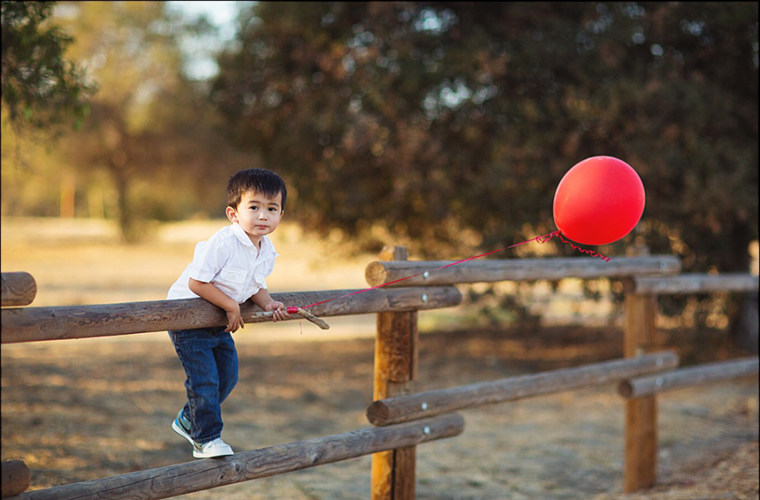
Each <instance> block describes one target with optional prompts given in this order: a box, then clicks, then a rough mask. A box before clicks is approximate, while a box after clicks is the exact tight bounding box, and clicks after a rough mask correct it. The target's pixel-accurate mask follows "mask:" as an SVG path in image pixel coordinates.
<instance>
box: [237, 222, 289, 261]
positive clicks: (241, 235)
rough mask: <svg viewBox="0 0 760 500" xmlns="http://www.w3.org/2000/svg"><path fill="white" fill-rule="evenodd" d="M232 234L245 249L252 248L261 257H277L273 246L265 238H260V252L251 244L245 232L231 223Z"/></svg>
mask: <svg viewBox="0 0 760 500" xmlns="http://www.w3.org/2000/svg"><path fill="white" fill-rule="evenodd" d="M232 234H234V235H235V237H236V238H237V239H238V240H239V241H240V242H241V243H242V244H243V245H245V246H246V247H249V248H253V249H254V250H256V252H257V253H259V254H260V255H263V256H267V255H272V256H274V257H277V256H278V253H277V251H276V250H275V249H274V245H273V244H272V242H271V241H270V240H269V238H267V237H266V236H262V237H261V250H259V249H257V248H256V247H255V246H254V245H253V242H252V241H251V238H249V237H248V235H247V234H246V232H245V230H244V229H243V228H242V227H240V224H238V223H237V222H233V223H232Z"/></svg>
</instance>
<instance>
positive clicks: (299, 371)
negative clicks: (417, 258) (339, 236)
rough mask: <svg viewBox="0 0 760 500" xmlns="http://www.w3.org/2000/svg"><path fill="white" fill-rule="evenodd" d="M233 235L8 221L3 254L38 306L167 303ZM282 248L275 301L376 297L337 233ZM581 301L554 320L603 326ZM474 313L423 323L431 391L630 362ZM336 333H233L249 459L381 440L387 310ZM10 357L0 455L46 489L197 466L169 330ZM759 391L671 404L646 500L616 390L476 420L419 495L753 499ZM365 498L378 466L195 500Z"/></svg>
mask: <svg viewBox="0 0 760 500" xmlns="http://www.w3.org/2000/svg"><path fill="white" fill-rule="evenodd" d="M220 225H221V223H220V222H219V221H189V222H186V223H185V222H183V223H172V224H167V225H163V226H160V227H158V228H157V229H156V232H155V235H154V236H153V237H152V238H151V239H150V240H148V241H146V242H144V243H142V244H139V245H132V246H125V245H120V244H118V243H117V238H116V235H115V228H114V227H113V225H112V224H109V223H107V222H106V221H94V220H80V219H69V220H61V219H7V218H3V220H2V224H0V231H2V246H1V247H0V250H1V251H2V258H1V259H0V260H1V261H2V270H3V272H8V271H27V272H29V273H31V274H32V276H34V277H35V279H36V281H37V288H38V290H37V296H36V298H35V300H34V303H33V306H48V305H76V304H102V303H112V302H126V301H140V300H158V299H162V298H164V296H165V293H166V290H167V289H168V287H169V285H170V284H171V283H172V282H173V281H174V279H176V277H177V276H178V275H179V273H180V272H181V271H182V269H183V268H184V266H185V265H186V264H187V262H189V260H190V258H191V257H192V252H193V247H194V245H195V242H197V241H199V240H202V239H205V238H206V237H208V236H209V235H211V234H213V232H214V231H215V230H216V229H218V227H220ZM275 236H276V242H275V244H276V246H277V249H278V252H280V258H279V259H278V265H277V266H276V268H275V272H274V273H273V275H272V276H271V277H270V278H271V279H269V280H268V284H269V286H270V290H272V291H274V292H276V291H294V290H326V289H345V288H364V287H365V286H366V283H365V281H364V268H365V266H366V265H367V263H368V262H370V261H371V260H374V259H375V257H374V256H371V255H363V256H357V257H355V258H346V257H345V256H343V255H340V256H338V257H336V248H335V246H334V243H333V242H331V241H329V238H328V239H327V240H318V241H315V240H313V239H308V238H306V237H305V235H303V234H302V233H301V232H300V231H298V228H295V227H290V228H289V227H287V224H284V227H282V228H280V229H278V231H277V233H276V235H275ZM565 281H568V282H569V281H570V280H564V281H563V284H564V283H565ZM567 284H568V285H570V284H571V283H567ZM560 288H561V290H564V285H563V286H562V287H560ZM575 293H576V292H575V291H572V290H570V291H568V294H571V295H568V297H566V300H565V302H570V305H571V307H570V308H568V307H567V305H566V304H565V305H562V304H558V306H561V307H558V309H557V310H556V312H557V314H558V315H562V314H565V315H567V314H570V318H571V319H572V317H573V315H579V314H580V315H582V316H583V317H584V319H586V320H587V319H589V318H590V314H591V312H593V311H596V310H601V309H603V308H602V307H600V304H598V303H597V304H587V303H583V302H582V296H581V297H580V298H578V296H577V295H572V294H575ZM554 295H557V294H556V293H555V294H554ZM581 306H583V307H581ZM586 306H588V307H586ZM563 308H564V309H563ZM461 309H462V307H457V308H449V309H443V310H441V311H430V312H423V313H420V321H419V323H420V329H421V331H423V333H422V334H421V340H420V360H419V377H418V378H419V381H418V384H417V385H418V389H419V390H425V389H432V388H442V387H450V386H454V385H459V384H466V383H470V382H476V381H482V380H493V379H498V378H502V377H508V376H513V375H520V374H525V373H535V372H538V371H542V370H552V369H558V368H565V367H570V366H576V365H580V364H585V363H592V362H596V361H604V360H609V359H615V358H618V357H621V355H622V332H621V331H620V329H619V328H615V327H606V328H590V327H586V328H582V327H567V326H565V327H543V328H541V329H538V330H535V329H520V328H506V329H503V330H488V329H478V328H475V327H473V328H467V329H459V330H452V331H446V330H444V329H443V328H442V327H443V326H445V325H447V324H450V322H451V321H456V320H460V321H459V323H460V324H461V318H456V317H454V316H453V313H454V312H456V311H459V310H461ZM602 313H603V314H607V311H606V310H602ZM576 319H577V318H576ZM328 320H329V322H330V325H331V329H330V330H329V332H323V331H322V330H319V329H318V328H316V327H314V326H313V325H311V324H310V323H307V322H303V324H302V325H299V323H298V322H286V323H283V324H280V325H275V326H267V325H265V324H258V325H253V326H251V327H247V328H245V329H244V330H243V331H240V332H238V333H236V334H235V339H236V342H237V344H238V351H239V355H240V361H241V363H240V366H241V369H240V382H239V384H238V386H237V388H236V389H235V391H234V392H233V393H232V395H231V397H230V399H229V400H228V401H227V402H226V403H225V405H224V407H223V414H224V419H225V428H224V431H223V437H224V438H225V440H226V441H227V442H229V443H230V444H231V445H232V446H233V448H235V449H236V450H238V451H244V450H245V451H247V450H254V449H258V448H262V447H266V446H270V445H277V444H283V443H289V442H292V441H297V440H301V439H310V438H316V437H320V436H325V435H330V434H337V433H341V432H345V431H350V430H354V429H358V428H366V427H369V424H368V423H367V420H366V418H365V416H364V412H365V409H366V407H367V406H368V405H369V403H370V402H371V395H372V379H373V375H372V371H373V366H372V363H373V361H372V359H373V351H374V344H373V342H374V340H373V338H372V334H373V333H372V332H373V331H374V319H373V316H372V315H364V316H350V317H345V318H328ZM465 324H467V323H466V322H465ZM616 324H617V323H616ZM660 341H661V344H662V345H663V346H665V347H667V346H671V347H674V348H676V349H677V350H678V351H679V354H680V355H681V357H682V364H684V363H685V364H690V363H695V362H707V361H717V360H721V359H729V358H733V357H740V356H745V355H747V353H743V352H740V351H736V350H734V349H732V348H731V347H730V344H729V343H728V342H727V340H726V339H725V334H723V333H720V332H717V331H716V332H709V333H706V334H703V335H702V336H696V335H694V334H693V333H692V332H684V331H662V332H661V333H660ZM0 355H1V361H2V377H1V378H2V381H1V383H2V391H0V398H1V403H2V427H1V431H2V447H1V448H0V450H1V452H2V460H12V459H21V460H24V461H25V462H26V463H27V465H28V466H29V467H30V468H31V469H32V486H31V488H32V489H40V488H46V487H50V486H54V485H63V484H68V483H72V482H77V481H84V480H89V479H97V478H102V477H106V476H110V475H116V474H123V473H126V472H131V471H136V470H143V469H147V468H154V467H160V466H166V465H171V464H176V463H183V462H188V461H192V460H193V458H192V455H191V450H190V447H189V445H188V444H187V442H186V441H185V440H184V439H183V438H181V437H179V436H177V435H176V434H174V432H173V431H172V430H171V428H170V423H171V421H172V419H173V418H174V415H175V414H176V412H177V410H178V409H179V407H180V406H181V405H182V404H183V402H184V388H183V382H184V375H183V372H182V368H181V366H180V364H179V361H178V360H177V357H176V354H175V353H174V350H173V348H172V346H171V343H170V342H169V340H168V337H167V335H166V333H149V334H140V335H133V336H126V337H114V338H110V339H108V338H106V339H87V340H67V341H54V342H38V343H31V344H10V345H9V344H5V345H3V346H2V349H1V350H0ZM757 391H758V380H757V377H750V378H745V379H738V380H735V381H731V382H724V383H719V384H712V385H706V386H700V387H695V388H690V389H682V390H677V391H672V392H669V393H665V394H662V395H661V396H660V397H659V398H658V400H659V457H658V479H659V481H658V485H657V486H656V487H655V488H654V489H653V490H651V491H648V492H645V493H641V494H636V495H630V496H624V495H622V493H621V491H622V471H623V421H624V403H623V400H622V399H621V398H620V397H619V396H618V395H617V392H616V387H614V386H613V385H611V386H605V387H597V388H593V389H584V390H578V391H571V392H565V393H561V394H556V395H549V396H540V397H536V398H532V399H526V400H522V401H516V402H512V403H504V404H499V405H494V406H488V407H483V408H480V409H474V410H467V411H465V412H463V416H464V418H465V431H464V433H463V434H462V435H460V436H457V437H455V438H451V439H446V440H441V441H436V442H432V443H427V444H424V445H420V446H419V447H418V449H417V497H418V498H420V499H436V500H437V499H440V500H454V499H482V500H489V499H490V500H497V499H498V500H501V499H508V500H512V499H514V500H523V499H524V500H528V499H530V500H536V499H547V500H552V499H557V500H559V499H594V500H612V499H623V498H628V499H633V500H643V499H647V500H649V499H668V500H676V499H678V500H680V499H683V500H687V499H688V500H695V499H716V500H717V499H757V498H758V392H757ZM369 492H370V457H362V458H357V459H353V460H347V461H345V462H340V463H336V464H331V465H326V466H322V467H317V468H313V469H307V470H303V471H299V472H293V473H289V474H284V475H281V476H275V477H271V478H265V479H261V480H256V481H250V482H245V483H241V484H237V485H230V486H225V487H222V488H217V489H214V490H208V491H204V492H198V493H194V494H190V495H186V496H184V498H188V499H189V498H192V499H206V498H209V499H231V500H243V499H246V500H247V499H254V500H256V499H287V500H290V499H293V500H300V499H303V500H314V499H324V500H332V499H338V500H339V499H367V498H369V496H370V495H369Z"/></svg>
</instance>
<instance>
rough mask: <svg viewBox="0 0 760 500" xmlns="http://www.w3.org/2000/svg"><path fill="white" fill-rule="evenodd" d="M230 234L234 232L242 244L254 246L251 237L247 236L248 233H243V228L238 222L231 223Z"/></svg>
mask: <svg viewBox="0 0 760 500" xmlns="http://www.w3.org/2000/svg"><path fill="white" fill-rule="evenodd" d="M232 234H234V235H235V237H236V238H237V239H238V240H239V241H240V243H242V244H243V245H245V246H247V247H251V248H254V247H253V242H252V241H251V238H249V237H248V235H247V234H246V233H245V230H244V229H243V228H242V227H240V224H238V223H237V222H233V223H232Z"/></svg>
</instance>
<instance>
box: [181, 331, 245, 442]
mask: <svg viewBox="0 0 760 500" xmlns="http://www.w3.org/2000/svg"><path fill="white" fill-rule="evenodd" d="M169 337H170V338H171V340H172V343H173V344H174V350H175V351H177V356H179V360H180V362H181V363H182V367H183V368H184V369H185V375H186V376H187V379H186V380H185V389H186V390H187V403H185V407H184V408H183V412H184V415H185V418H187V419H188V420H189V421H190V423H191V431H190V437H191V438H193V441H195V442H196V443H199V444H203V443H208V442H209V441H213V440H214V439H216V438H218V437H221V435H222V425H223V423H222V403H223V402H224V400H225V399H227V396H229V395H230V393H231V392H232V389H233V388H234V387H235V385H236V384H237V381H238V357H237V350H236V349H235V342H234V341H233V340H232V335H230V333H229V332H225V331H224V327H223V326H222V327H214V328H198V329H195V330H176V331H170V332H169Z"/></svg>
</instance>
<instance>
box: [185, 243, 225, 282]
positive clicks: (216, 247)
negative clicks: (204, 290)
mask: <svg viewBox="0 0 760 500" xmlns="http://www.w3.org/2000/svg"><path fill="white" fill-rule="evenodd" d="M222 243H223V242H222V241H221V240H220V238H213V237H212V238H211V239H209V240H208V241H202V242H200V243H198V244H197V245H196V246H195V254H194V255H193V262H192V263H191V264H190V266H189V268H188V269H189V275H190V277H191V278H193V279H194V280H198V281H202V282H204V283H210V282H211V281H213V280H214V278H216V277H217V276H218V275H219V272H220V271H221V270H222V268H223V267H224V264H225V263H226V262H227V259H228V258H229V248H228V247H227V246H226V245H224V244H222Z"/></svg>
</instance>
